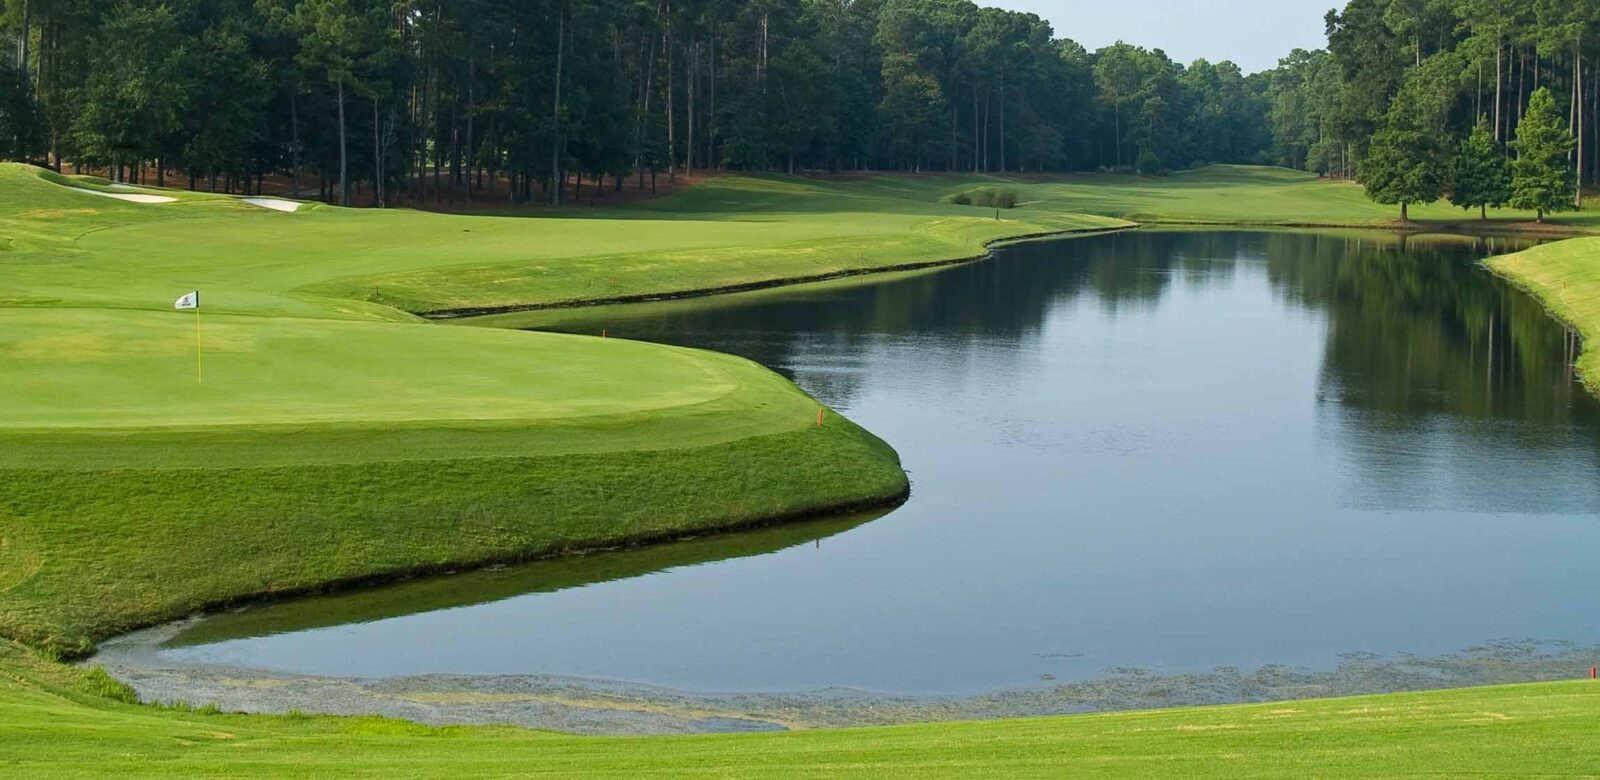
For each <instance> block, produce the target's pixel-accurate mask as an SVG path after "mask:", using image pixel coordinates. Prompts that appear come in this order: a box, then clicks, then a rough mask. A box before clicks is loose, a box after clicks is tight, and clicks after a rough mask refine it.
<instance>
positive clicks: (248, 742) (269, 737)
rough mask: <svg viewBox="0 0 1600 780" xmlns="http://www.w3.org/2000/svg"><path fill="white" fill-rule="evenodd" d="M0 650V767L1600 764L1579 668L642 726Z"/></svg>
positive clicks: (1522, 770) (360, 769) (940, 773)
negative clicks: (194, 694)
mask: <svg viewBox="0 0 1600 780" xmlns="http://www.w3.org/2000/svg"><path fill="white" fill-rule="evenodd" d="M0 668H4V669H6V670H8V671H7V674H5V675H4V676H0V767H5V768H6V770H7V771H8V772H9V774H11V775H13V776H17V777H52V778H54V777H59V778H70V777H105V776H108V775H115V776H119V777H185V778H189V777H314V776H316V777H320V776H339V777H398V776H404V777H419V778H420V777H463V776H471V777H486V776H488V777H500V776H525V775H529V774H538V775H541V776H553V777H580V776H581V777H611V776H641V775H648V776H680V775H681V776H698V777H784V778H789V777H830V778H831V777H971V776H975V775H982V776H988V777H1061V776H1064V775H1071V776H1093V777H1150V776H1169V777H1171V776H1182V777H1197V778H1203V777H1226V778H1239V777H1304V776H1319V777H1394V776H1399V775H1427V776H1430V777H1437V776H1456V775H1469V774H1470V775H1476V776H1511V775H1566V776H1573V775H1584V774H1589V773H1592V772H1593V770H1594V767H1596V766H1600V743H1596V741H1595V740H1593V739H1591V738H1590V736H1591V735H1592V733H1593V730H1594V723H1595V720H1596V718H1600V686H1597V685H1595V684H1593V683H1590V682H1587V681H1579V682H1565V683H1541V684H1533V685H1512V686H1501V687H1492V688H1477V689H1467V690H1457V691H1435V692H1429V693H1402V694H1388V695H1383V696H1366V697H1359V698H1349V699H1324V700H1317V701H1300V702H1293V703H1275V704H1252V705H1240V706H1228V707H1209V708H1200V709H1176V710H1162V711H1155V712H1129V713H1115V714H1106V715H1084V716H1067V717H1053V718H1031V719H1024V720H1006V721H988V722H975V723H940V724H930V725H914V726H897V727H889V728H872V729H843V730H827V731H806V732H795V733H787V734H759V735H726V736H693V737H643V738H641V737H574V736H564V735H557V734H548V733H540V732H534V731H524V730H520V729H511V728H495V727H440V728H433V727H427V726H419V725H415V724H410V723H404V722H400V721H393V720H385V719H379V718H331V717H307V716H262V715H229V714H218V713H212V712H207V711H204V708H202V709H201V710H191V709H159V708H152V707H145V706H136V705H130V704H127V703H124V702H122V701H118V700H117V698H116V697H119V696H125V692H124V691H123V690H121V689H120V688H119V686H117V685H116V684H115V682H114V681H111V680H109V679H106V678H104V676H103V675H98V676H97V675H96V674H95V672H94V671H82V670H78V669H74V668H70V667H63V666H60V665H55V664H45V663H41V662H39V661H37V660H36V659H33V658H32V657H30V656H29V655H28V654H27V652H26V651H23V650H21V649H19V648H17V647H16V646H15V645H10V644H8V643H0ZM108 696H109V697H108Z"/></svg>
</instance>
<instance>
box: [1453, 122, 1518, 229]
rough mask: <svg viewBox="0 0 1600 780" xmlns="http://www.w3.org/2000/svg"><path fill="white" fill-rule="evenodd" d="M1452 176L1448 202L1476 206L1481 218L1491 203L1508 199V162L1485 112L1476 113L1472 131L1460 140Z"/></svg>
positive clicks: (1486, 217) (1502, 202)
mask: <svg viewBox="0 0 1600 780" xmlns="http://www.w3.org/2000/svg"><path fill="white" fill-rule="evenodd" d="M1454 179H1455V180H1454V183H1453V185H1454V186H1453V187H1452V188H1451V192H1450V202H1451V203H1454V204H1456V205H1457V206H1460V207H1461V208H1464V209H1472V208H1476V209H1478V216H1479V218H1480V219H1488V218H1489V207H1490V206H1494V207H1495V208H1499V207H1501V206H1504V205H1506V201H1508V200H1510V199H1511V163H1510V161H1509V160H1507V159H1506V154H1505V150H1503V149H1501V148H1500V144H1498V143H1496V142H1495V140H1494V128H1492V127H1490V125H1489V117H1488V116H1487V115H1485V116H1482V117H1479V119H1478V126H1477V127H1476V128H1473V130H1472V135H1471V136H1469V137H1468V138H1467V139H1466V140H1465V141H1462V142H1461V150H1460V151H1459V152H1458V153H1457V154H1456V169H1455V177H1454Z"/></svg>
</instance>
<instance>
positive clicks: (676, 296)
mask: <svg viewBox="0 0 1600 780" xmlns="http://www.w3.org/2000/svg"><path fill="white" fill-rule="evenodd" d="M1140 227H1143V226H1142V225H1140V224H1138V223H1129V224H1127V225H1121V226H1117V227H1096V228H1074V229H1071V230H1050V231H1045V232H1041V233H1023V234H1020V235H1015V236H1007V237H1005V238H996V239H991V240H989V241H987V242H985V243H984V245H983V246H984V248H985V249H986V250H987V251H985V252H984V253H983V254H981V255H973V256H971V257H958V258H953V259H947V260H928V261H923V262H916V263H898V264H895V265H881V266H873V267H869V268H852V269H847V270H844V271H834V272H832V273H826V274H816V275H812V276H793V277H784V278H777V279H766V280H762V281H759V282H746V283H743V284H730V285H722V286H718V287H701V288H696V289H692V290H679V291H675V292H664V293H643V294H640V295H619V296H616V297H611V298H585V299H583V300H577V301H558V302H555V303H527V304H508V305H504V306H469V307H464V308H457V309H435V310H432V311H417V312H411V313H412V314H415V315H417V316H418V317H422V318H423V319H427V320H436V321H442V320H458V319H469V318H472V317H486V316H491V315H495V314H517V313H521V312H529V311H552V310H561V309H583V308H588V307H590V306H614V305H620V304H628V303H658V302H661V301H677V300H685V299H690V298H709V297H712V296H716V295H730V294H733V293H742V292H755V291H757V290H770V289H774V288H778V287H792V286H796V285H802V284H814V283H817V282H831V281H835V280H838V279H852V278H856V277H863V276H875V275H877V274H891V273H900V272H905V271H922V270H926V269H929V268H944V267H950V266H958V265H966V264H968V263H978V262H983V261H985V260H988V259H990V258H992V257H993V256H994V250H995V249H996V248H999V247H1002V246H1005V245H1007V244H1014V243H1020V242H1024V241H1038V240H1041V239H1049V238H1075V237H1079V236H1095V235H1104V234H1107V233H1122V232H1126V231H1129V230H1137V229H1139V228H1140Z"/></svg>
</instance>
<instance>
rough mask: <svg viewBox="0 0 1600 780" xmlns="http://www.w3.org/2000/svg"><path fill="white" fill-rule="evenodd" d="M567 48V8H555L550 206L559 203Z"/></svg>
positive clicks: (564, 6)
mask: <svg viewBox="0 0 1600 780" xmlns="http://www.w3.org/2000/svg"><path fill="white" fill-rule="evenodd" d="M566 48H567V8H566V5H565V4H563V5H560V6H557V7H556V88H555V98H554V99H552V100H551V101H550V130H551V135H552V136H553V137H552V138H551V139H550V184H551V185H552V186H551V187H550V193H549V195H550V204H551V205H553V206H554V205H559V204H560V203H561V195H562V192H561V181H560V178H559V177H560V176H561V58H562V56H563V55H564V54H565V53H566Z"/></svg>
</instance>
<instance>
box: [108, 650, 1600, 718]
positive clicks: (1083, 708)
mask: <svg viewBox="0 0 1600 780" xmlns="http://www.w3.org/2000/svg"><path fill="white" fill-rule="evenodd" d="M185 626H186V623H177V624H172V623H169V624H166V625H163V626H159V627H155V628H151V629H145V630H143V631H140V632H135V633H133V634H128V635H124V636H123V637H119V638H118V639H116V640H111V641H110V642H107V649H106V651H105V652H104V654H103V655H102V656H97V657H96V658H94V659H91V663H93V664H95V665H99V666H102V667H103V668H105V669H106V670H107V671H108V672H109V673H111V674H112V675H113V676H114V677H115V678H116V679H118V680H121V681H123V682H124V683H126V684H128V685H129V686H131V687H132V688H133V689H134V690H135V691H136V692H137V693H138V694H139V696H140V698H141V700H143V701H146V702H149V703H157V704H174V703H183V704H187V705H189V706H192V707H205V706H215V707H217V708H219V709H222V710H226V711H231V712H245V713H252V714H285V713H289V712H305V713H311V714H325V715H372V714H377V715H382V716H386V717H395V718H402V719H405V720H409V721H413V722H420V723H424V724H429V725H485V724H511V725H515V726H521V727H525V728H533V729H543V730H554V731H561V732H568V733H578V734H599V735H629V734H632V735H648V734H656V735H660V734H685V733H724V732H735V731H736V732H751V731H790V730H809V729H831V728H855V727H864V726H890V725H903V724H913V723H929V722H948V721H974V720H988V719H995V718H1025V717H1040V716H1050V715H1068V714H1083V713H1097V712H1098V713H1106V712H1118V711H1127V710H1155V709H1166V708H1174V707H1197V706H1200V707H1203V706H1213V705H1224V704H1247V703H1260V702H1277V701H1282V702H1287V701H1295V700H1300V699H1325V698H1330V697H1342V696H1355V695H1364V694H1382V693H1395V692H1405V691H1423V690H1439V689H1452V688H1468V687H1477V686H1483V685H1497V684H1505V683H1516V682H1530V681H1532V682H1539V681H1554V680H1566V679H1571V678H1572V676H1573V670H1574V669H1577V668H1580V667H1586V665H1587V664H1589V663H1590V660H1591V659H1592V658H1593V657H1594V655H1595V654H1596V653H1600V647H1587V646H1582V645H1578V644H1573V643H1569V642H1549V641H1541V640H1533V639H1518V640H1495V641H1490V642H1485V643H1483V644H1481V645H1478V646H1475V647H1471V648H1466V649H1463V650H1461V651H1459V652H1455V653H1449V654H1445V655H1440V656H1430V657H1418V656H1414V655H1408V654H1403V653H1400V654H1394V655H1382V656H1380V655H1376V654H1372V653H1363V652H1348V653H1343V654H1341V655H1340V656H1339V660H1338V662H1337V663H1334V664H1332V665H1330V666H1329V667H1326V668H1316V669H1307V668H1298V667H1290V666H1284V665H1279V664H1265V665H1262V666H1260V667H1257V668H1254V669H1250V670H1241V669H1239V668H1235V667H1217V668H1215V669H1212V670H1208V671H1192V672H1170V673H1161V672H1158V671H1155V670H1150V669H1141V668H1121V667H1113V668H1108V669H1104V670H1101V671H1100V672H1098V673H1096V674H1092V675H1089V676H1086V677H1084V678H1083V679H1077V680H1069V681H1064V682H1053V681H1043V680H1042V681H1041V682H1040V683H1039V684H1038V685H1036V686H1029V687H1022V688H1006V689H1000V690H994V691H988V692H983V693H976V694H906V693H892V692H882V691H872V690H864V689H857V688H826V689H816V690H804V691H776V692H772V691H726V692H696V691H685V690H679V689H674V688H671V687H667V686H660V685H652V684H648V683H639V682H631V681H627V680H614V679H602V678H588V677H570V676H563V675H553V674H421V675H404V676H397V677H373V678H363V677H343V676H318V675H308V674H298V673H285V672H274V671H269V670H263V669H255V668H247V667H239V666H228V665H208V664H204V663H194V662H183V661H168V660H164V659H162V658H160V656H159V650H158V649H157V648H158V647H159V645H160V643H161V642H162V641H163V639H164V638H166V637H169V636H171V635H172V634H173V633H175V632H177V631H179V630H182V629H183V628H184V627H185Z"/></svg>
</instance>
